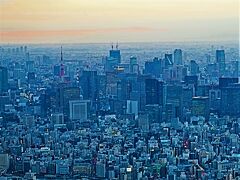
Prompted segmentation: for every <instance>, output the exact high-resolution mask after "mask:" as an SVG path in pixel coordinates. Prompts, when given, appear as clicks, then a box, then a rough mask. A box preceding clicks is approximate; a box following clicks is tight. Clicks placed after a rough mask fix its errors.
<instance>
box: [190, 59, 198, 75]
mask: <svg viewBox="0 0 240 180" xmlns="http://www.w3.org/2000/svg"><path fill="white" fill-rule="evenodd" d="M198 73H199V66H198V64H197V63H196V61H194V60H191V61H190V75H191V76H196V75H197V74H198Z"/></svg>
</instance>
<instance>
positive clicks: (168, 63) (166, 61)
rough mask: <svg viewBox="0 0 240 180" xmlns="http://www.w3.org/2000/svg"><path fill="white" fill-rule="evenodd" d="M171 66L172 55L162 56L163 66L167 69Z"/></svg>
mask: <svg viewBox="0 0 240 180" xmlns="http://www.w3.org/2000/svg"><path fill="white" fill-rule="evenodd" d="M172 65H173V55H172V54H165V56H164V66H165V68H168V67H169V66H172Z"/></svg>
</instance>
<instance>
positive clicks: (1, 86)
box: [0, 66, 8, 93]
mask: <svg viewBox="0 0 240 180" xmlns="http://www.w3.org/2000/svg"><path fill="white" fill-rule="evenodd" d="M7 90H8V70H7V68H5V67H1V66H0V93H2V92H5V91H7Z"/></svg>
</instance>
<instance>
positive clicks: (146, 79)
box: [0, 43, 240, 180]
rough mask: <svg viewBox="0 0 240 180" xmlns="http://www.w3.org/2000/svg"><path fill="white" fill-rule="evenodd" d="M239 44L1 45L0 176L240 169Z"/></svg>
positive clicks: (189, 175) (214, 175)
mask: <svg viewBox="0 0 240 180" xmlns="http://www.w3.org/2000/svg"><path fill="white" fill-rule="evenodd" d="M239 77H240V64H239V47H238V46H237V45H235V46H234V45H231V44H227V45H224V46H221V47H220V46H219V45H217V44H216V45H212V44H211V43H205V44H198V43H192V44H191V43H187V44H184V43H182V44H174V43H172V44H171V43H170V44H161V43H145V44H144V43H142V44H141V43H136V44H134V43H133V44H131V43H129V44H127V43H126V44H124V43H123V44H121V43H119V44H118V43H113V44H111V43H110V44H82V45H79V44H78V45H77V44H76V45H69V44H62V45H36V44H33V45H7V44H5V45H2V46H1V47H0V176H1V177H0V179H1V180H2V179H3V180H5V179H6V180H8V179H116V180H117V179H120V180H148V179H149V180H151V179H152V180H153V179H166V180H177V179H192V180H195V179H203V180H207V179H209V180H214V179H227V180H231V179H239V178H240V82H239Z"/></svg>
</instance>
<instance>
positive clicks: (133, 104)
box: [127, 100, 138, 118]
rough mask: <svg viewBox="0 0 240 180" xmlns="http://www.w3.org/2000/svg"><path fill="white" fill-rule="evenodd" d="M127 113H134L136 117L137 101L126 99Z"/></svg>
mask: <svg viewBox="0 0 240 180" xmlns="http://www.w3.org/2000/svg"><path fill="white" fill-rule="evenodd" d="M127 114H134V116H135V118H137V117H138V101H131V100H127Z"/></svg>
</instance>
